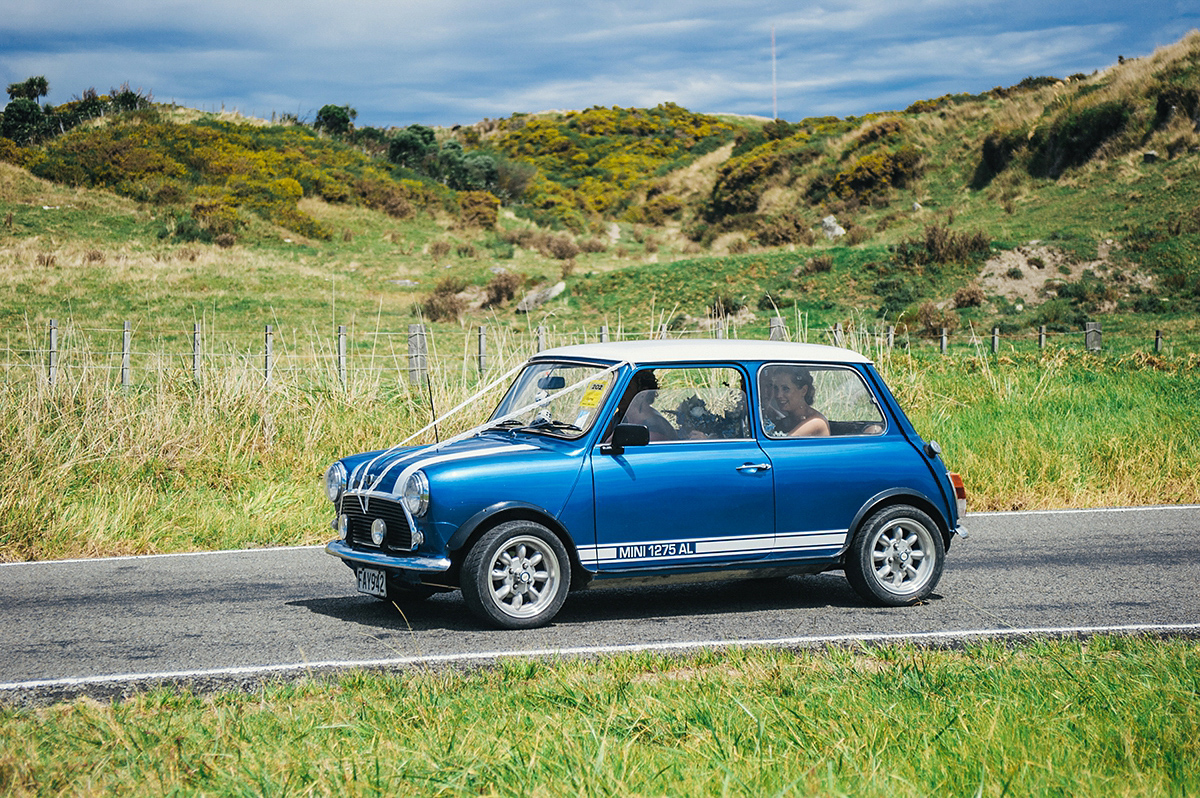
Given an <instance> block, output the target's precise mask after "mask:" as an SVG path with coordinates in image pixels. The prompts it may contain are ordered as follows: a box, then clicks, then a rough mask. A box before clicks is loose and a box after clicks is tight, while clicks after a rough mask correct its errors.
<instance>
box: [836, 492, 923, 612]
mask: <svg viewBox="0 0 1200 798" xmlns="http://www.w3.org/2000/svg"><path fill="white" fill-rule="evenodd" d="M945 559H946V544H945V542H944V541H943V540H942V534H941V532H940V531H939V530H938V526H937V524H936V523H934V521H933V519H932V518H930V517H929V516H928V515H927V514H926V513H924V512H922V511H921V510H918V509H917V508H916V507H910V506H909V505H906V504H899V505H895V506H892V507H885V508H884V509H882V510H880V511H878V512H877V513H875V514H874V515H872V516H870V517H869V518H868V519H867V520H866V521H865V522H864V523H863V525H862V526H861V527H860V528H859V530H858V534H857V535H855V536H854V540H853V541H852V542H851V544H850V550H849V551H848V552H846V578H847V579H849V580H850V584H851V585H852V586H853V587H854V589H855V590H856V591H858V594H859V595H860V596H862V597H863V598H864V599H866V600H867V601H869V602H871V603H873V604H880V605H883V606H888V607H904V606H908V605H910V604H915V603H917V602H918V601H921V600H922V599H924V598H927V597H928V596H929V594H930V593H932V592H933V589H934V587H936V586H937V583H938V580H939V579H941V578H942V564H943V561H944V560H945Z"/></svg>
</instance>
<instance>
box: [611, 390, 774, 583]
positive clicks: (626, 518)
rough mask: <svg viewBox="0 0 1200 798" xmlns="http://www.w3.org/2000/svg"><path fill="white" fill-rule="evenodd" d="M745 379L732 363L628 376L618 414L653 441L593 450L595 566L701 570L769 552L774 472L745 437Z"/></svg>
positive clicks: (613, 569) (748, 434) (748, 436)
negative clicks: (615, 450) (619, 449)
mask: <svg viewBox="0 0 1200 798" xmlns="http://www.w3.org/2000/svg"><path fill="white" fill-rule="evenodd" d="M745 385H746V380H745V375H744V374H743V373H742V372H741V370H740V369H738V368H735V367H733V366H706V367H688V368H658V369H652V368H647V369H641V370H639V372H637V373H635V374H634V375H633V377H632V378H631V381H630V383H629V388H628V390H627V392H626V395H625V396H623V397H622V399H621V401H620V402H619V404H618V410H617V420H620V421H622V422H624V423H636V424H641V425H643V426H646V427H647V428H648V430H649V431H650V439H651V440H650V443H649V444H648V445H645V446H630V447H626V448H625V450H624V451H623V452H621V453H619V454H614V453H605V451H604V448H605V447H603V446H597V447H596V448H595V449H594V450H593V452H592V458H591V460H592V475H593V489H594V495H595V508H596V544H597V545H596V550H595V560H594V565H595V566H596V567H597V568H598V570H600V571H601V572H605V571H607V572H620V571H641V570H647V569H664V568H693V567H694V568H707V567H714V566H720V565H723V564H729V563H737V562H749V561H753V560H758V559H762V558H764V557H766V556H768V555H769V554H770V552H771V549H772V546H773V536H774V499H773V496H774V488H773V484H772V474H771V469H770V465H769V462H768V460H767V458H766V456H765V455H764V454H763V451H762V449H761V448H760V447H759V445H758V442H757V441H756V440H755V439H754V438H753V436H752V434H751V428H750V423H749V415H748V403H747V401H746V390H745Z"/></svg>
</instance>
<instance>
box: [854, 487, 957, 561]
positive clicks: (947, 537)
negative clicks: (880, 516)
mask: <svg viewBox="0 0 1200 798" xmlns="http://www.w3.org/2000/svg"><path fill="white" fill-rule="evenodd" d="M897 504H910V505H912V506H913V507H916V508H917V509H918V510H921V511H922V512H924V513H925V514H926V515H928V516H929V517H930V518H932V519H933V521H934V523H936V524H937V525H938V531H939V532H941V534H942V542H943V543H944V544H945V547H946V551H949V550H950V541H951V539H953V537H954V530H953V529H951V528H950V525H949V523H947V521H946V514H945V513H944V512H943V511H942V510H940V509H939V508H938V506H937V503H936V502H934V501H933V500H932V499H930V498H929V497H928V496H925V495H924V494H921V493H918V492H916V491H912V490H905V489H903V488H894V489H892V490H886V491H884V492H883V493H879V494H877V495H875V496H872V497H871V498H870V499H869V500H868V501H867V502H866V503H865V504H863V506H862V507H861V508H860V509H859V511H858V513H857V514H856V515H855V516H854V521H853V522H852V523H851V524H850V530H849V532H848V534H847V535H846V551H848V550H849V548H850V543H851V541H853V540H854V536H855V535H857V534H858V530H859V529H861V528H862V525H863V523H864V522H866V520H867V519H868V518H870V517H871V516H872V515H874V514H875V513H876V512H878V511H879V510H882V509H884V508H886V507H893V506H895V505H897ZM846 551H843V552H842V556H843V557H845V555H846Z"/></svg>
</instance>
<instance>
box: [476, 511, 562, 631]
mask: <svg viewBox="0 0 1200 798" xmlns="http://www.w3.org/2000/svg"><path fill="white" fill-rule="evenodd" d="M461 582H462V594H463V599H464V600H465V601H466V602H467V606H468V607H470V608H471V611H472V612H474V613H475V614H476V615H477V616H479V617H480V618H482V619H483V620H485V621H489V622H490V623H493V624H495V625H497V626H500V627H503V628H505V629H532V628H534V627H538V626H544V625H545V624H547V623H549V622H550V620H551V619H552V618H553V617H554V616H555V615H556V614H557V613H558V611H559V609H560V608H561V607H562V605H563V602H564V601H565V600H566V598H567V590H568V589H569V588H570V586H571V564H570V560H569V559H568V557H567V550H566V548H565V547H564V546H563V544H562V541H560V540H559V539H558V537H557V536H556V535H555V534H554V533H553V532H551V531H550V530H549V529H547V528H546V527H544V526H542V525H541V524H538V523H535V522H533V521H509V522H507V523H503V524H500V525H499V526H497V527H495V528H494V529H491V530H489V531H488V532H486V533H485V534H484V535H483V537H481V538H480V539H479V540H478V541H476V543H475V545H474V546H472V547H471V550H470V552H468V553H467V557H466V559H465V560H463V568H462V580H461Z"/></svg>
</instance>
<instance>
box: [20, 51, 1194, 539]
mask: <svg viewBox="0 0 1200 798" xmlns="http://www.w3.org/2000/svg"><path fill="white" fill-rule="evenodd" d="M1198 64H1200V35H1193V36H1190V37H1188V38H1187V39H1185V40H1184V41H1182V42H1180V43H1179V44H1177V45H1174V46H1172V47H1170V48H1166V49H1164V50H1162V51H1160V52H1158V53H1156V54H1154V55H1153V56H1150V57H1147V58H1143V59H1134V60H1127V61H1125V62H1124V63H1122V64H1119V65H1116V66H1114V67H1113V68H1111V69H1109V70H1106V71H1105V72H1102V73H1098V74H1095V75H1089V76H1075V77H1072V78H1071V79H1069V80H1063V81H1060V80H1057V79H1042V78H1031V79H1029V80H1026V81H1022V83H1021V84H1020V85H1018V86H1014V87H1010V88H1003V89H995V90H992V91H991V92H987V93H985V94H982V95H978V96H957V95H956V96H948V97H943V98H937V99H934V100H926V101H921V102H918V103H915V104H914V105H913V106H912V107H911V108H909V109H907V110H905V111H903V112H889V113H881V114H873V115H870V116H868V117H864V118H861V119H833V118H827V119H809V120H802V121H801V122H798V123H789V122H784V121H776V122H772V123H767V124H763V123H762V122H761V121H754V120H747V119H734V118H715V117H709V116H704V115H700V114H694V113H691V112H689V111H686V110H685V109H681V108H678V107H677V106H671V105H664V106H660V107H659V108H656V109H641V110H639V109H601V108H593V109H589V110H587V111H581V112H568V113H559V114H546V115H539V116H533V117H531V116H527V115H515V116H514V117H512V118H510V119H505V120H485V121H484V122H481V123H479V124H478V125H476V126H473V127H471V128H461V129H457V130H439V131H430V130H427V129H415V130H414V129H412V128H408V129H405V130H403V131H373V130H371V129H360V130H358V131H353V133H351V134H347V135H344V136H341V137H335V136H330V135H328V134H326V133H324V132H322V133H318V132H315V131H313V130H312V129H310V128H308V127H305V126H303V125H297V124H291V125H271V124H266V123H264V122H261V121H259V122H252V121H250V120H244V119H238V118H230V117H214V116H212V115H205V114H200V113H198V112H195V111H188V110H187V109H178V108H171V107H164V106H147V105H145V104H144V103H140V102H134V101H133V100H130V101H129V102H128V103H126V105H127V106H128V107H125V108H109V110H108V111H107V112H106V113H105V114H104V115H103V116H96V117H85V116H82V115H81V113H79V112H80V109H78V108H75V109H71V108H68V109H66V110H62V109H59V110H56V111H55V113H59V114H67V113H68V112H70V113H74V114H75V115H74V116H73V117H71V118H72V119H75V120H76V121H75V122H74V123H73V124H74V126H73V127H70V126H68V125H66V124H65V123H64V124H63V126H62V128H63V129H64V130H65V132H62V131H60V132H59V133H58V134H57V135H53V136H49V137H45V138H41V139H32V138H31V139H29V140H26V141H23V142H22V143H21V144H20V145H18V144H17V143H16V142H15V141H11V140H0V160H3V161H5V162H2V163H0V296H3V297H4V301H3V302H0V392H2V393H3V395H2V396H0V408H3V411H2V412H0V430H3V433H4V434H3V435H2V436H0V437H2V438H3V440H4V444H3V445H0V462H2V463H3V464H4V465H5V469H2V470H0V471H2V472H3V474H4V475H5V476H0V558H2V559H28V558H40V557H46V556H57V555H62V554H67V553H74V554H83V555H89V554H102V553H113V552H148V551H169V550H187V549H195V548H210V547H218V546H242V545H259V544H265V543H285V542H289V543H290V542H315V541H318V540H321V539H322V538H323V537H324V536H325V535H326V534H327V530H326V529H325V527H324V521H323V517H322V515H323V512H324V511H323V510H322V505H321V500H320V498H319V495H318V492H317V491H316V488H315V482H314V480H316V479H317V478H318V476H319V474H320V472H321V470H322V469H323V467H324V465H325V464H326V463H327V462H328V461H329V460H331V459H332V458H334V457H336V456H338V455H341V454H344V453H345V452H346V451H349V450H365V449H369V448H373V447H374V446H377V445H379V444H380V443H382V442H394V441H396V440H399V439H400V438H403V437H405V436H406V435H408V434H409V433H411V432H413V431H415V430H416V429H419V428H420V426H422V425H423V424H424V423H425V422H426V421H427V420H428V419H429V417H430V415H431V414H432V412H433V411H434V409H436V408H442V409H445V408H447V407H450V406H453V405H455V404H457V403H458V402H459V401H461V400H462V399H463V398H465V397H466V396H468V395H470V393H472V392H473V391H474V390H475V389H476V387H478V384H479V375H478V373H477V372H476V369H475V366H474V363H473V361H472V359H471V355H472V354H473V353H474V347H475V345H476V344H475V339H474V338H473V334H474V332H473V328H474V326H475V325H480V324H483V325H486V326H487V327H488V329H489V335H490V338H489V352H490V356H491V365H492V368H493V369H499V370H503V369H506V368H508V367H509V366H510V365H511V364H512V363H514V362H517V361H519V360H520V359H522V358H523V357H525V356H527V355H528V354H529V353H530V352H531V351H532V350H533V346H534V338H533V328H535V327H538V326H545V327H546V328H547V329H548V331H549V334H550V337H549V342H550V343H551V344H558V343H569V342H574V341H579V340H582V339H584V338H585V337H586V338H590V339H592V340H594V339H595V337H596V334H597V331H598V329H599V327H600V325H608V326H609V328H610V330H611V332H612V334H613V335H614V336H621V335H624V336H640V335H646V334H650V333H657V332H658V331H659V330H660V328H662V327H666V328H667V329H668V330H669V331H670V332H671V334H673V335H693V336H711V335H715V334H716V329H715V327H716V326H717V325H718V324H725V325H728V326H731V327H732V328H733V330H732V332H733V334H737V335H742V336H747V337H748V336H762V337H765V335H766V334H767V328H768V322H769V320H770V319H771V318H772V317H774V316H780V317H782V318H783V319H784V320H785V321H786V322H787V325H788V328H789V334H790V335H791V336H792V337H793V338H798V339H805V340H821V341H823V340H828V331H829V328H830V327H832V326H833V325H835V324H841V325H842V326H843V329H845V330H846V331H847V332H848V333H849V334H850V336H851V342H852V343H853V344H854V345H856V346H858V347H860V348H864V349H868V350H870V351H871V353H872V354H873V356H875V357H876V358H877V360H879V362H880V363H881V367H882V368H883V369H884V371H885V372H886V374H887V376H888V379H889V381H890V382H891V383H892V384H893V385H894V387H895V388H896V390H897V392H898V393H899V394H900V396H901V398H902V400H903V402H904V404H905V406H906V408H908V409H909V411H910V413H911V414H912V416H913V418H914V421H915V422H916V424H917V426H918V429H919V430H921V432H922V434H924V435H926V436H927V437H932V438H937V439H938V440H940V441H941V443H942V444H943V445H944V446H945V447H946V451H947V453H948V458H949V459H950V460H951V462H953V463H954V464H955V467H956V468H958V469H959V470H961V471H963V472H964V474H965V475H966V477H967V480H968V486H969V489H970V491H971V496H972V507H973V508H975V509H984V508H987V509H1007V508H1016V507H1030V508H1032V507H1061V506H1092V505H1097V504H1124V503H1141V502H1150V503H1154V502H1176V501H1196V500H1197V498H1198V497H1200V489H1198V488H1197V478H1198V477H1197V474H1200V450H1198V449H1197V447H1196V446H1195V445H1194V443H1193V442H1192V440H1191V439H1190V438H1188V437H1186V436H1179V435H1178V434H1177V431H1178V430H1180V429H1190V428H1192V427H1194V426H1195V423H1196V415H1197V412H1200V411H1198V409H1197V397H1200V390H1196V380H1197V355H1196V353H1197V352H1200V329H1198V319H1200V314H1197V312H1196V310H1197V302H1198V301H1200V299H1198V293H1197V292H1198V290H1200V289H1198V285H1200V282H1198V281H1200V264H1198V263H1197V259H1198V257H1200V254H1198V253H1200V214H1198V213H1197V210H1196V209H1197V208H1198V207H1200V180H1197V177H1200V137H1198V135H1197V132H1196V131H1197V127H1198V126H1200V101H1197V97H1200V83H1198V74H1200V67H1198ZM94 99H95V100H96V102H98V103H100V102H107V101H103V100H101V98H94ZM126 99H127V100H128V99H129V98H126ZM134 100H136V98H134ZM26 110H28V109H26ZM7 113H8V111H6V114H7ZM38 113H43V112H41V111H38ZM6 118H7V117H6ZM61 118H64V119H65V118H66V117H65V116H62V117H61ZM0 121H2V120H0ZM10 127H11V126H9V125H8V124H7V123H6V122H5V123H4V129H6V130H9V129H10ZM397 141H402V142H406V143H404V145H403V146H402V147H400V146H393V145H394V144H395V143H396V142H397ZM406 148H407V149H406ZM413 148H415V149H413ZM1151 150H1153V151H1155V152H1157V154H1158V155H1157V158H1154V159H1150V158H1146V157H1145V156H1144V153H1146V152H1148V151H1151ZM397 151H401V155H403V157H393V158H392V159H391V160H389V156H395V155H396V152H397ZM414 153H415V154H414ZM489 165H490V167H489ZM468 167H469V168H468ZM485 167H488V168H485ZM491 167H494V171H493V170H492V169H491ZM472 181H476V182H472ZM478 181H483V183H479V182H478ZM489 181H490V182H489ZM484 184H486V187H484V188H481V187H480V186H481V185H484ZM453 186H459V188H454V187H453ZM501 196H503V198H504V200H503V202H501V199H500V198H501ZM829 215H833V216H835V217H836V219H837V221H838V223H839V224H840V225H841V227H842V228H843V230H844V231H845V234H844V235H841V236H839V237H836V238H834V239H827V238H826V237H825V235H824V234H823V232H822V227H821V220H822V219H823V218H824V217H826V216H829ZM559 281H562V282H563V283H564V284H565V290H564V291H563V292H562V294H561V295H559V296H558V298H556V299H554V300H552V301H550V302H548V303H547V304H545V305H543V306H541V307H539V308H536V309H534V310H532V311H530V312H528V313H521V312H518V310H517V305H518V302H519V300H520V299H521V298H523V297H524V296H525V295H526V294H527V293H528V292H530V291H532V290H534V289H535V288H537V287H540V286H550V285H553V284H555V283H557V282H559ZM51 319H54V320H56V321H57V322H58V324H59V332H60V340H59V345H60V350H61V351H60V362H59V366H60V370H61V374H60V378H59V385H60V386H62V387H60V388H56V389H55V390H54V391H48V390H46V386H45V380H44V375H45V374H46V373H47V372H46V369H47V366H48V353H47V351H46V347H47V344H48V338H49V322H50V320H51ZM419 319H421V320H425V321H427V322H430V323H431V329H432V338H431V341H432V345H433V362H434V365H435V369H436V372H437V374H436V378H435V380H434V385H433V390H432V392H425V391H414V390H413V389H412V388H411V386H409V384H408V382H407V379H406V378H405V376H404V368H405V366H406V363H407V353H406V338H405V335H406V330H407V325H408V324H410V323H412V322H415V321H417V320H419ZM126 320H128V321H130V322H131V323H132V327H133V329H132V340H133V353H132V356H131V364H132V369H133V387H132V388H131V389H129V390H126V391H114V385H115V384H116V383H117V382H118V372H119V367H120V347H121V338H122V332H121V328H122V326H123V322H125V321H126ZM1085 320H1099V321H1101V322H1102V323H1103V326H1104V331H1105V348H1106V352H1105V356H1104V357H1099V358H1097V357H1091V356H1084V355H1083V354H1082V352H1081V349H1082V338H1081V336H1080V335H1079V329H1080V326H1081V325H1082V323H1083V322H1084V321H1085ZM196 324H199V325H200V327H201V330H202V339H203V340H202V359H203V375H202V378H201V381H200V384H199V385H196V384H195V383H194V382H193V378H192V374H191V355H192V331H193V325H196ZM882 324H889V325H894V326H895V327H896V335H897V340H898V341H899V342H900V344H901V345H908V347H909V350H908V352H902V351H897V352H894V353H887V352H882V351H880V350H879V349H877V348H876V347H877V344H876V343H875V342H873V341H872V340H870V339H869V338H868V337H867V336H866V335H864V333H865V332H866V331H869V330H871V329H878V326H879V325H882ZM265 325H272V327H273V328H274V336H275V337H274V339H273V342H274V347H275V349H274V351H275V354H276V357H277V360H278V363H277V369H278V372H277V375H276V379H275V382H274V383H273V385H272V386H271V387H270V388H268V387H267V386H265V385H264V384H263V380H262V369H263V360H262V358H263V355H262V352H263V348H264V327H265ZM338 325H345V326H346V327H347V328H348V332H349V348H350V352H349V355H350V374H349V379H348V384H347V386H346V387H344V388H343V387H342V386H341V385H340V382H339V381H338V380H337V377H336V374H335V373H334V371H333V365H332V364H333V359H332V351H333V347H334V342H333V333H334V330H335V329H336V327H337V326H338ZM1039 325H1045V326H1046V327H1047V328H1048V330H1049V332H1050V335H1051V339H1050V345H1049V346H1048V348H1047V350H1046V351H1045V352H1039V351H1038V350H1037V343H1036V338H1035V337H1034V333H1035V331H1036V329H1037V327H1038V326H1039ZM993 326H997V327H999V328H1000V330H1001V333H1002V336H1003V337H1002V343H1001V353H1000V356H999V357H990V356H987V352H988V351H989V350H988V347H987V343H986V337H985V338H984V340H980V338H978V337H976V336H986V335H987V332H988V331H990V328H991V327H993ZM942 327H946V328H948V329H950V330H952V331H953V338H952V340H951V348H952V354H955V355H956V357H953V358H941V357H940V356H938V355H937V354H935V353H936V348H935V343H934V339H933V338H932V337H930V336H931V334H933V333H935V332H936V331H938V330H940V329H941V328H942ZM1159 329H1161V330H1163V331H1164V334H1165V339H1166V347H1165V351H1164V352H1163V353H1162V355H1161V356H1159V355H1155V354H1152V353H1149V352H1148V350H1149V349H1150V347H1151V342H1152V340H1153V334H1154V331H1155V330H1159ZM496 373H499V372H496ZM431 402H432V405H433V407H430V404H431ZM485 405H487V402H486V401H485V402H482V403H480V405H479V407H477V408H474V411H473V412H475V413H476V415H478V414H479V413H482V412H485V410H486V407H485ZM472 419H475V420H478V419H477V418H476V417H475V416H471V417H469V418H464V419H462V420H461V422H460V423H461V424H462V425H467V424H469V423H470V421H471V420H472ZM463 428H465V426H464V427H463ZM445 432H448V430H443V433H445ZM1132 453H1137V454H1136V456H1135V455H1134V454H1132ZM30 474H37V475H39V478H38V479H36V480H31V479H29V475H30Z"/></svg>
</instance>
